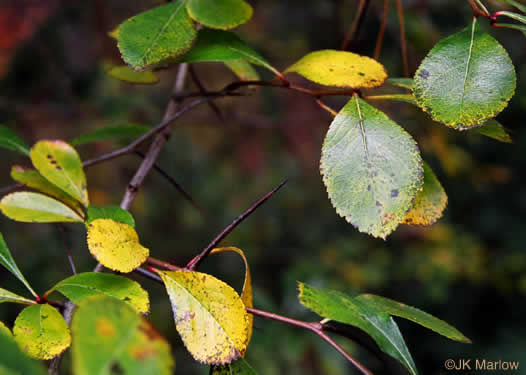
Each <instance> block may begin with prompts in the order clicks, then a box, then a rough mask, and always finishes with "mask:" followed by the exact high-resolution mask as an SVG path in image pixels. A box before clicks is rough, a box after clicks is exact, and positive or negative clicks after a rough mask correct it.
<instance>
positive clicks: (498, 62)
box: [413, 18, 516, 130]
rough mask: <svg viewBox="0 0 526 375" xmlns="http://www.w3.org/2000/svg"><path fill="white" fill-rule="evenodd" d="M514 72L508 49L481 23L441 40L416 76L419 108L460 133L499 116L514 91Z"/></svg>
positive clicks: (416, 94)
mask: <svg viewBox="0 0 526 375" xmlns="http://www.w3.org/2000/svg"><path fill="white" fill-rule="evenodd" d="M515 85H516V77H515V68H514V67H513V63H512V61H511V59H510V57H509V56H508V53H507V52H506V50H505V49H504V48H503V47H502V46H501V45H500V44H499V43H498V42H497V41H496V40H495V39H494V38H493V37H491V36H490V35H489V34H486V33H484V32H482V31H480V30H479V27H478V25H477V21H476V18H475V19H474V20H473V24H472V25H471V26H469V27H467V28H465V29H464V30H462V31H460V32H458V33H456V34H454V35H452V36H449V37H447V38H445V39H443V40H442V41H440V42H439V43H438V44H437V45H436V46H435V47H434V48H433V49H432V50H431V52H429V55H428V56H427V57H426V58H425V59H424V61H423V62H422V64H421V65H420V67H419V68H418V70H417V72H416V74H415V80H414V85H413V92H414V95H415V98H416V101H417V104H418V105H419V106H420V107H421V108H422V109H423V110H424V111H426V112H429V114H430V115H431V117H432V118H433V119H434V120H436V121H439V122H442V123H444V124H445V125H447V126H450V127H453V128H455V129H458V130H464V129H469V128H472V127H474V126H478V125H481V124H482V123H483V122H485V121H486V120H488V119H489V118H492V117H495V116H496V115H497V114H499V113H500V112H501V111H502V110H504V108H506V106H507V105H508V101H509V100H510V99H511V97H512V96H513V94H514V92H515Z"/></svg>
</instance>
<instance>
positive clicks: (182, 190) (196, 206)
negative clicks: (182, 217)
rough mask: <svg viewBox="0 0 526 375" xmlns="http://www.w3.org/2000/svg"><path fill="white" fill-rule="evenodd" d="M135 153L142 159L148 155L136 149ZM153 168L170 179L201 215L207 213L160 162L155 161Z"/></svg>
mask: <svg viewBox="0 0 526 375" xmlns="http://www.w3.org/2000/svg"><path fill="white" fill-rule="evenodd" d="M135 154H136V155H137V156H139V157H141V158H142V159H144V158H145V157H146V155H145V154H144V153H143V152H141V151H139V150H137V151H135ZM153 168H154V169H155V170H156V171H157V172H159V174H160V175H161V176H163V177H164V178H166V179H167V180H168V182H170V183H171V184H172V185H173V187H174V188H176V189H177V191H178V192H179V193H181V194H182V195H183V196H184V197H185V198H186V200H188V202H190V204H192V206H194V207H195V208H196V209H197V210H198V211H199V212H200V213H201V215H203V216H204V214H205V213H204V210H203V208H202V207H201V206H200V205H199V203H197V202H196V201H195V200H194V199H193V198H192V196H191V195H190V194H189V193H188V192H187V191H186V190H185V189H184V188H183V187H182V186H181V184H179V183H178V182H177V181H176V180H175V178H173V177H172V176H170V175H169V174H168V173H167V172H166V171H165V170H164V169H162V168H161V166H160V165H159V164H158V163H154V164H153Z"/></svg>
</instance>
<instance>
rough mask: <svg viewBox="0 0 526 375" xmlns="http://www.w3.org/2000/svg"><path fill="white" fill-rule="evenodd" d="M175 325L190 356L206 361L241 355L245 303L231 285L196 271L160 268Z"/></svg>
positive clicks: (244, 341) (211, 362) (245, 341)
mask: <svg viewBox="0 0 526 375" xmlns="http://www.w3.org/2000/svg"><path fill="white" fill-rule="evenodd" d="M157 272H158V274H159V276H161V278H162V279H163V282H164V284H165V286H166V291H167V292H168V295H169V296H170V302H171V303H172V309H173V314H174V319H175V327H176V328H177V331H178V332H179V335H181V338H182V340H183V342H184V344H185V346H186V348H187V349H188V351H189V352H190V354H192V356H193V357H194V358H195V359H196V360H197V361H199V362H202V363H205V364H209V365H224V364H227V363H230V362H232V361H233V360H235V359H238V358H241V357H242V356H243V354H244V353H245V350H246V348H247V344H248V334H249V322H248V314H247V312H246V310H245V305H244V304H243V301H242V300H241V298H239V296H238V294H237V293H236V291H235V290H234V289H232V287H230V286H229V285H227V284H225V283H224V282H222V281H221V280H218V279H216V278H215V277H213V276H211V275H208V274H205V273H200V272H187V271H177V272H162V271H157Z"/></svg>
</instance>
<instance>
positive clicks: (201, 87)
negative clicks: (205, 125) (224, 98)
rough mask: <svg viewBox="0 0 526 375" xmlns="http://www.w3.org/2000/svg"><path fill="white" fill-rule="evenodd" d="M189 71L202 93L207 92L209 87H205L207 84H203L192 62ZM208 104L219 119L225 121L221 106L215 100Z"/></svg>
mask: <svg viewBox="0 0 526 375" xmlns="http://www.w3.org/2000/svg"><path fill="white" fill-rule="evenodd" d="M188 71H189V73H190V77H192V80H193V81H194V83H195V85H196V86H197V88H198V89H199V91H200V92H201V93H202V94H204V93H206V92H207V89H206V88H205V86H204V85H203V83H202V82H201V80H200V79H199V76H198V75H197V73H196V71H195V69H194V66H193V65H192V64H190V67H189V68H188ZM208 105H209V106H210V108H211V109H212V111H214V113H215V114H216V116H217V118H218V119H219V121H221V122H224V121H225V119H224V117H223V114H222V113H221V110H220V109H219V107H218V106H217V105H216V104H215V103H214V102H208Z"/></svg>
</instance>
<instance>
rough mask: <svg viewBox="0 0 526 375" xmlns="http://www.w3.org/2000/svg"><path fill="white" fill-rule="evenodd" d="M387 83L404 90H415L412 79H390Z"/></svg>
mask: <svg viewBox="0 0 526 375" xmlns="http://www.w3.org/2000/svg"><path fill="white" fill-rule="evenodd" d="M386 83H388V84H390V85H392V86H397V87H401V88H403V89H408V90H413V79H412V78H388V79H387V81H386Z"/></svg>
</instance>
